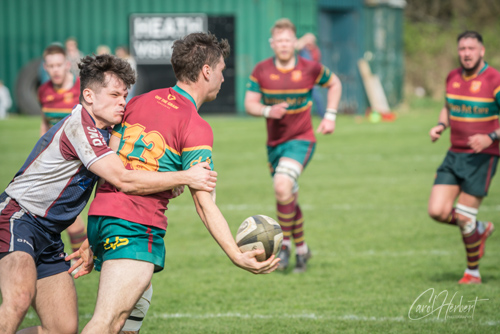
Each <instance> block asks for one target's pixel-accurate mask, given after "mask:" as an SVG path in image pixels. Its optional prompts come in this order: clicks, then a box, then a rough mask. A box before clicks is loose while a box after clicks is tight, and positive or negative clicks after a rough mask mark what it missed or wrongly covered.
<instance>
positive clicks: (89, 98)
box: [82, 88, 94, 104]
mask: <svg viewBox="0 0 500 334" xmlns="http://www.w3.org/2000/svg"><path fill="white" fill-rule="evenodd" d="M82 96H83V99H84V100H85V102H86V103H87V104H92V103H94V92H93V91H92V89H90V88H85V89H84V90H83V92H82Z"/></svg>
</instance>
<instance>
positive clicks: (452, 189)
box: [428, 184, 460, 217]
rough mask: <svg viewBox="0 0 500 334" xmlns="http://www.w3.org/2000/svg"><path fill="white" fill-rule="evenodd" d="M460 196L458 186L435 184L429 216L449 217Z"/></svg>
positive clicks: (430, 201)
mask: <svg viewBox="0 0 500 334" xmlns="http://www.w3.org/2000/svg"><path fill="white" fill-rule="evenodd" d="M459 194H460V186H458V185H456V184H435V185H434V186H433V187H432V190H431V196H430V197H429V206H428V211H429V214H430V215H431V216H432V217H437V216H444V215H446V216H447V215H449V214H450V212H451V209H452V208H453V204H454V203H455V200H456V198H457V197H458V195H459Z"/></svg>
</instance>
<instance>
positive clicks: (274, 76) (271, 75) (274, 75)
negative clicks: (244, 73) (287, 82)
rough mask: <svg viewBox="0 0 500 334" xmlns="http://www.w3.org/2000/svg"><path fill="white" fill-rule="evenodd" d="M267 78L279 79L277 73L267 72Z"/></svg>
mask: <svg viewBox="0 0 500 334" xmlns="http://www.w3.org/2000/svg"><path fill="white" fill-rule="evenodd" d="M269 79H271V80H279V79H280V76H279V75H278V74H274V73H271V74H269Z"/></svg>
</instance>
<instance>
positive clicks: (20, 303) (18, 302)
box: [3, 287, 35, 317]
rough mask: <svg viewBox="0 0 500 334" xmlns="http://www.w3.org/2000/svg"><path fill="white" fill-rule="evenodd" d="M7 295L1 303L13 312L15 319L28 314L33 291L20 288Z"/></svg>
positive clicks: (32, 289)
mask: <svg viewBox="0 0 500 334" xmlns="http://www.w3.org/2000/svg"><path fill="white" fill-rule="evenodd" d="M9 295H10V296H4V300H3V303H5V304H6V306H7V307H9V308H10V309H11V310H12V311H13V312H14V314H15V315H16V317H22V316H24V315H25V314H26V312H28V309H29V308H30V306H31V302H32V300H33V297H34V295H35V289H34V288H25V287H22V288H19V289H16V290H15V291H12V293H10V294H9Z"/></svg>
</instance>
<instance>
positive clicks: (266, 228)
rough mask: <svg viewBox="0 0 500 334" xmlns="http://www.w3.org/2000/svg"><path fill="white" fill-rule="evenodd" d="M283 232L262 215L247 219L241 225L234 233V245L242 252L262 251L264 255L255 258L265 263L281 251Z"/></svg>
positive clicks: (271, 220)
mask: <svg viewBox="0 0 500 334" xmlns="http://www.w3.org/2000/svg"><path fill="white" fill-rule="evenodd" d="M282 242H283V231H281V227H280V225H279V224H278V223H277V222H276V221H275V220H274V219H272V218H270V217H268V216H264V215H255V216H252V217H248V218H247V219H245V220H244V221H243V223H241V225H240V228H239V229H238V232H237V233H236V244H237V245H238V247H239V248H240V250H241V251H242V252H248V251H252V250H255V249H263V250H264V253H263V254H260V255H258V256H257V261H259V262H261V261H265V260H267V259H268V258H269V257H271V255H273V254H274V255H276V254H277V253H278V252H279V250H280V249H281V243H282Z"/></svg>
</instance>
